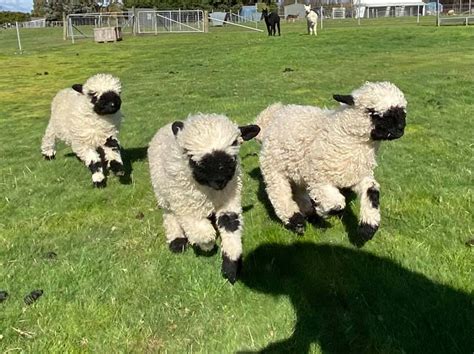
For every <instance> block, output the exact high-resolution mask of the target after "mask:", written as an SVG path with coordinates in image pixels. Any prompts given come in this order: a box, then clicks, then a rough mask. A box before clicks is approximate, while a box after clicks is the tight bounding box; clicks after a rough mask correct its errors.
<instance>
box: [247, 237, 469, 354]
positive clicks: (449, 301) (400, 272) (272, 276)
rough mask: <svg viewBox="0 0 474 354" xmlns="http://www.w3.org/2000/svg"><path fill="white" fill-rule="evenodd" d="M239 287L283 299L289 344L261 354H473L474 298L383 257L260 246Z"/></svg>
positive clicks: (338, 250) (309, 245) (319, 247)
mask: <svg viewBox="0 0 474 354" xmlns="http://www.w3.org/2000/svg"><path fill="white" fill-rule="evenodd" d="M243 270H244V273H243V274H242V278H241V279H242V282H243V283H244V284H245V285H246V286H248V287H249V288H251V289H255V290H257V291H260V292H263V293H266V294H272V295H284V296H289V298H290V300H291V302H292V304H293V306H294V308H295V312H296V325H295V328H294V331H293V334H292V336H291V337H290V338H288V339H286V340H283V341H279V342H275V343H270V344H269V345H268V346H267V347H266V348H264V349H263V350H262V351H261V352H275V353H283V352H288V353H290V352H291V353H307V352H309V349H310V344H311V343H319V345H320V346H321V349H322V351H323V352H325V353H328V352H337V353H373V352H385V353H394V352H407V353H458V352H459V353H471V352H472V350H473V348H474V337H473V335H472V330H473V328H474V315H473V307H474V306H473V302H472V301H473V297H472V296H470V295H468V294H466V293H463V292H461V291H457V290H454V289H453V288H450V287H448V286H443V285H440V284H436V283H434V282H432V281H431V280H429V279H428V278H426V277H425V276H423V275H421V274H417V273H414V272H411V271H409V270H406V269H404V268H402V267H400V266H399V265H397V264H396V263H394V262H392V261H391V260H389V259H385V258H380V257H377V256H374V255H372V254H369V253H367V252H364V251H360V250H352V249H347V248H343V247H340V246H330V245H315V244H312V243H295V244H293V245H278V244H266V245H262V246H260V247H258V248H257V249H256V250H254V251H253V252H251V253H250V254H249V255H248V256H247V257H246V258H245V259H244V265H243Z"/></svg>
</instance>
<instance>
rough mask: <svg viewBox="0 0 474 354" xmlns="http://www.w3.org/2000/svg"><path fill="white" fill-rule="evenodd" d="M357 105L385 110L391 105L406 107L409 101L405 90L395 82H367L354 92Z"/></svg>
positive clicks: (380, 110)
mask: <svg viewBox="0 0 474 354" xmlns="http://www.w3.org/2000/svg"><path fill="white" fill-rule="evenodd" d="M352 97H353V98H354V103H355V105H356V106H359V107H363V108H369V109H374V110H375V111H377V112H384V111H386V110H388V109H389V108H390V107H402V108H406V106H407V101H406V99H405V96H404V95H403V92H402V91H400V89H399V88H398V87H397V86H395V85H394V84H392V83H390V82H387V81H384V82H366V83H365V84H364V85H363V86H362V87H360V88H358V89H357V90H354V91H353V92H352Z"/></svg>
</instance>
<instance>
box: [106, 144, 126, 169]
mask: <svg viewBox="0 0 474 354" xmlns="http://www.w3.org/2000/svg"><path fill="white" fill-rule="evenodd" d="M102 149H103V151H104V160H105V161H106V163H107V167H108V168H109V169H110V170H111V171H112V172H113V173H114V174H115V175H116V176H124V175H125V169H124V167H123V162H122V156H121V154H120V143H119V141H118V140H117V138H115V137H112V136H110V137H109V138H107V140H106V141H105V144H104V145H103V146H102Z"/></svg>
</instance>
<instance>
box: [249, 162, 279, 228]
mask: <svg viewBox="0 0 474 354" xmlns="http://www.w3.org/2000/svg"><path fill="white" fill-rule="evenodd" d="M249 176H250V177H251V178H252V179H254V180H256V181H257V182H258V190H257V198H258V200H259V201H260V203H262V204H263V206H264V207H265V210H266V211H267V214H268V216H269V217H270V219H271V220H272V221H275V222H279V223H281V221H280V219H278V217H277V216H276V214H275V210H273V206H272V203H271V202H270V200H269V199H268V195H267V191H266V190H265V182H264V181H263V176H262V171H261V170H260V168H259V167H255V168H254V169H253V170H252V171H250V172H249Z"/></svg>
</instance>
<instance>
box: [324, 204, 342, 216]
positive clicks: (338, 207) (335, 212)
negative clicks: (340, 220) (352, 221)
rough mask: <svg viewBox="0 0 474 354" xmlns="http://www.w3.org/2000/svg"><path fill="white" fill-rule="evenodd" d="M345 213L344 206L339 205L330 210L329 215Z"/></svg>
mask: <svg viewBox="0 0 474 354" xmlns="http://www.w3.org/2000/svg"><path fill="white" fill-rule="evenodd" d="M343 213H344V208H343V207H341V206H340V205H338V206H337V207H335V208H333V209H331V210H329V212H328V216H337V217H342V214H343Z"/></svg>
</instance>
